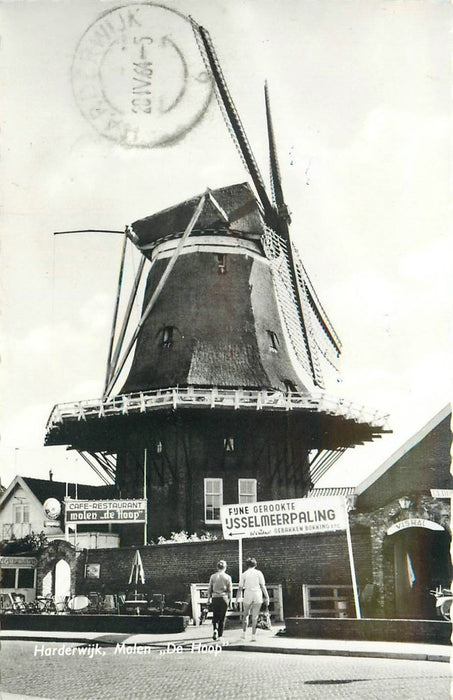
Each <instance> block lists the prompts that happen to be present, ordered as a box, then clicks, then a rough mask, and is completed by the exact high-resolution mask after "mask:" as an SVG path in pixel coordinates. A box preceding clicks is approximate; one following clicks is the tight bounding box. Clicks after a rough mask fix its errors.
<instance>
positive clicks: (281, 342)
mask: <svg viewBox="0 0 453 700" xmlns="http://www.w3.org/2000/svg"><path fill="white" fill-rule="evenodd" d="M194 31H195V35H196V37H197V40H198V42H199V46H200V50H201V51H202V55H203V57H204V59H205V62H206V66H207V68H208V69H209V71H210V73H211V75H212V77H213V81H214V85H215V89H216V92H217V97H218V101H219V103H220V105H221V107H222V110H223V112H224V115H225V118H226V120H227V123H228V125H229V127H230V130H231V132H232V134H233V137H234V140H235V141H236V144H237V146H238V147H239V150H240V153H241V154H242V157H243V160H244V163H245V165H246V168H247V170H248V173H249V176H250V179H251V184H249V183H248V182H244V183H239V184H233V185H230V186H226V187H223V188H221V189H217V190H213V191H211V190H207V191H206V192H204V193H203V194H201V195H198V196H196V197H194V198H193V199H190V200H187V201H185V202H183V203H181V204H178V205H176V206H174V207H171V208H169V209H166V210H164V211H160V212H158V213H156V214H153V215H151V216H148V217H146V218H144V219H140V220H137V221H135V222H134V223H132V224H131V225H129V226H128V227H127V228H126V232H125V236H124V248H123V262H124V251H125V249H126V244H129V245H130V244H131V243H132V244H133V245H134V246H135V247H136V248H137V249H138V250H139V251H140V253H141V262H140V266H139V269H138V272H137V276H136V279H135V281H134V284H133V286H132V290H131V291H130V296H129V300H128V303H127V305H126V310H125V314H124V319H123V321H122V323H121V324H120V323H119V319H118V317H117V312H115V317H114V322H113V328H112V335H111V342H110V349H109V357H108V366H107V375H106V383H105V391H104V395H103V397H102V398H101V399H99V400H95V401H77V402H74V403H71V404H59V405H57V406H55V408H54V410H53V412H52V414H51V416H50V418H49V422H48V426H47V434H46V444H47V445H62V444H65V445H68V446H70V447H71V448H72V449H75V450H77V451H79V452H80V454H82V456H83V457H84V458H85V459H86V460H87V461H89V463H90V464H91V465H92V466H93V468H94V469H95V470H96V472H97V473H98V474H99V475H102V476H103V478H104V480H105V481H106V482H114V483H116V485H117V487H118V490H119V495H121V497H123V498H126V497H142V496H143V492H144V489H145V492H146V495H147V497H148V499H149V523H148V539H151V538H155V537H157V536H159V535H161V534H164V535H165V534H168V533H169V532H170V531H178V530H181V529H185V530H187V531H189V532H195V531H196V532H200V531H202V530H209V529H216V528H218V527H219V516H220V513H219V511H220V506H221V505H222V504H223V503H238V502H247V501H253V500H270V499H274V498H290V497H300V496H303V495H304V494H305V493H307V491H308V490H309V489H310V487H311V486H312V485H313V483H315V482H316V481H317V480H318V479H319V478H320V477H321V476H322V475H323V474H324V473H325V471H326V470H327V469H328V468H329V467H330V466H331V465H332V464H333V463H334V461H335V460H336V459H338V457H339V456H341V454H342V453H343V452H344V451H345V450H346V449H347V448H348V447H352V446H355V445H359V444H362V443H364V442H366V441H371V440H372V439H373V438H374V437H377V436H379V435H380V434H381V433H383V432H385V431H384V425H383V423H382V422H381V421H379V420H378V419H377V417H376V416H372V415H369V416H367V415H366V414H365V412H364V411H363V409H362V408H361V407H359V408H354V407H353V406H352V405H351V404H350V403H348V404H347V405H346V404H345V402H343V401H342V400H339V399H331V398H329V397H328V396H327V395H326V394H325V391H324V373H325V369H326V367H332V365H334V364H335V362H336V361H337V358H338V356H339V354H340V351H341V344H340V341H339V339H338V336H337V335H336V333H335V331H334V329H333V327H332V325H331V323H330V321H329V319H328V317H327V314H326V313H325V311H324V309H323V307H322V306H321V304H320V302H319V300H318V297H317V295H316V293H315V291H314V289H313V286H312V285H311V283H310V280H309V278H308V275H307V273H306V271H305V269H304V267H303V265H302V263H301V261H300V259H299V257H298V255H297V253H296V251H295V249H294V247H293V245H292V242H291V239H290V235H289V223H290V218H289V214H288V209H287V207H286V205H285V201H284V197H283V191H282V185H281V178H280V174H279V168H278V162H277V155H276V148H275V142H274V133H273V128H272V122H271V114H270V108H269V97H268V93H267V89H266V91H265V102H266V114H267V124H268V139H269V150H270V163H271V191H272V196H271V197H269V195H268V194H267V191H266V187H265V185H264V181H263V178H262V177H261V174H260V172H259V169H258V166H257V164H256V161H255V158H254V156H253V153H252V150H251V148H250V145H249V142H248V140H247V138H246V135H245V131H244V128H243V126H242V124H241V121H240V118H239V115H238V113H237V111H236V109H235V106H234V103H233V100H232V98H231V96H230V93H229V91H228V88H227V85H226V82H225V79H224V76H223V73H222V71H221V68H220V65H219V62H218V59H217V57H216V54H215V50H214V47H213V45H212V42H211V40H210V37H209V34H208V33H207V31H206V30H205V29H204V28H202V27H200V26H198V25H195V24H194ZM123 262H122V264H123ZM145 265H147V266H149V271H148V276H147V280H146V287H145V291H144V298H143V304H142V313H141V318H140V320H139V322H138V324H137V326H136V327H135V328H133V329H130V326H131V309H132V306H133V303H134V300H135V298H136V295H137V290H138V289H139V285H140V279H141V277H142V275H143V272H144V269H145ZM121 279H122V270H121V271H120V283H119V288H118V297H117V298H119V296H120V292H121V291H122V290H121ZM117 309H118V304H117ZM128 329H129V330H128ZM140 533H141V531H140ZM141 536H142V535H141V534H139V533H138V532H135V533H134V531H133V527H129V528H128V529H127V533H124V537H125V538H126V537H127V538H128V539H127V540H126V539H123V543H126V542H132V541H134V538H135V539H136V540H137V539H139V538H140V537H141Z"/></svg>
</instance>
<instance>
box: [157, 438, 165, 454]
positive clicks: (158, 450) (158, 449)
mask: <svg viewBox="0 0 453 700" xmlns="http://www.w3.org/2000/svg"><path fill="white" fill-rule="evenodd" d="M163 449H164V448H163V445H162V443H161V441H160V440H158V441H157V442H156V452H157V454H158V455H160V454H162V450H163Z"/></svg>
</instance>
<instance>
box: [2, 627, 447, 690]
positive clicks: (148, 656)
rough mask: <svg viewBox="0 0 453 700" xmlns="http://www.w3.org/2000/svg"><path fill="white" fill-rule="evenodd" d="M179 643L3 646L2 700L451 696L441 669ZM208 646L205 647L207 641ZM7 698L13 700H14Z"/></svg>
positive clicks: (424, 663)
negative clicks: (30, 699)
mask: <svg viewBox="0 0 453 700" xmlns="http://www.w3.org/2000/svg"><path fill="white" fill-rule="evenodd" d="M191 644H192V643H191V642H184V644H183V646H182V647H181V650H180V651H179V652H176V651H174V649H175V647H174V646H170V648H169V650H170V652H171V653H162V652H166V651H167V648H168V647H167V646H166V645H162V646H161V647H160V648H158V647H156V646H155V647H145V646H137V647H131V648H130V650H129V653H125V647H121V646H119V647H112V646H109V647H104V646H98V645H96V644H94V645H88V646H85V647H83V646H82V645H78V644H74V643H56V642H53V643H47V642H34V641H27V642H23V641H3V642H2V649H1V667H2V683H1V688H2V699H4V700H8V699H9V697H11V696H9V693H14V694H15V695H16V697H19V698H24V696H37V697H41V698H46V699H52V700H57V699H58V700H63V699H66V698H67V699H68V700H69V699H70V700H77V699H79V698H83V699H86V700H88V699H89V700H97V699H98V698H109V699H113V700H115V699H116V698H118V700H119V699H121V700H129V699H131V700H132V699H135V698H137V700H140V699H141V698H146V699H147V700H153V699H156V700H167V699H168V700H169V699H170V698H171V699H172V700H179V699H181V700H216V699H217V698H222V700H225V698H241V700H246V699H248V698H250V699H252V698H253V700H255V699H256V700H258V699H260V698H266V700H269V699H270V698H272V700H274V699H275V700H277V699H279V698H313V699H318V698H322V699H323V700H326V699H328V698H348V700H349V699H352V698H366V700H374V699H376V700H383V699H384V698H385V700H392V699H393V698H395V699H396V698H397V699H398V700H404V699H407V700H413V699H415V698H421V699H423V700H424V699H425V698H436V700H443V699H444V698H445V700H447V698H449V697H450V668H449V665H448V664H446V663H438V662H433V661H430V662H427V661H413V660H395V659H368V658H348V657H332V656H328V657H326V656H299V655H288V654H278V653H277V654H276V653H274V654H271V653H251V652H244V651H225V650H220V647H217V648H215V647H214V646H211V647H209V646H208V647H206V646H203V645H202V646H198V645H199V644H200V641H199V640H198V641H196V642H194V646H193V647H192V646H191ZM211 644H212V643H211ZM13 697H14V696H13Z"/></svg>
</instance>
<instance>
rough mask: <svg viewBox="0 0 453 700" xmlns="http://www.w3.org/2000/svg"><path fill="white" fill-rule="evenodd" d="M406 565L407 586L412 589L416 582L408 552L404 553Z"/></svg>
mask: <svg viewBox="0 0 453 700" xmlns="http://www.w3.org/2000/svg"><path fill="white" fill-rule="evenodd" d="M406 564H407V578H408V579H409V586H410V587H411V588H413V587H414V584H415V582H416V580H417V577H416V575H415V571H414V567H413V566H412V559H411V555H410V554H409V552H406Z"/></svg>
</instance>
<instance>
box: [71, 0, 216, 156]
mask: <svg viewBox="0 0 453 700" xmlns="http://www.w3.org/2000/svg"><path fill="white" fill-rule="evenodd" d="M72 85H73V91H74V95H75V99H76V102H77V104H78V106H79V108H80V110H81V112H82V114H83V116H84V117H85V118H86V119H87V120H88V121H89V122H90V123H91V124H92V126H93V127H94V128H95V129H96V131H97V132H98V133H99V134H101V135H102V136H105V137H106V138H108V139H111V140H113V141H116V142H117V143H119V144H121V145H123V146H128V147H139V148H140V147H141V148H150V147H153V146H166V145H169V144H171V143H174V142H175V141H178V140H180V139H181V138H182V137H183V136H184V135H185V134H187V132H188V131H190V129H192V128H193V127H194V126H195V125H196V124H197V123H198V122H199V121H200V119H201V118H202V117H203V115H204V113H205V112H206V109H207V107H208V105H209V102H210V100H211V97H212V92H213V86H212V82H211V79H210V77H209V75H208V73H207V72H206V70H205V66H204V64H203V59H202V56H201V54H200V52H199V50H198V46H197V43H196V40H195V38H194V35H193V32H192V27H191V23H190V20H189V19H188V18H187V17H185V16H184V15H182V14H181V13H179V12H176V11H174V10H171V9H169V8H166V7H164V6H163V5H158V4H153V3H134V4H131V5H127V6H124V7H120V8H116V9H114V10H110V11H108V12H106V13H104V14H103V15H101V16H100V17H98V18H97V19H96V21H95V22H93V24H91V25H90V26H89V27H88V29H87V30H86V31H85V33H84V34H83V36H82V38H81V39H80V41H79V43H78V45H77V48H76V51H75V55H74V60H73V64H72Z"/></svg>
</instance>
